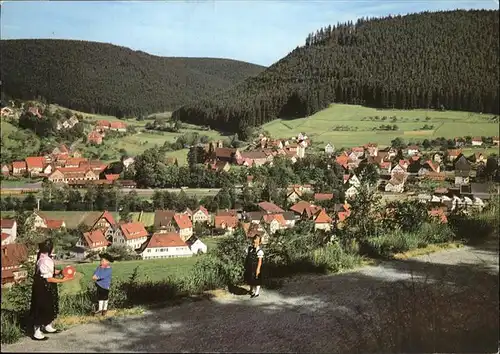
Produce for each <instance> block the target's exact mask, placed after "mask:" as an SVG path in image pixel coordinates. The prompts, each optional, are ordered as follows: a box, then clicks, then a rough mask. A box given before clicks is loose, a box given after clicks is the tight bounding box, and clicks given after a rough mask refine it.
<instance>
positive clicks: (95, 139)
mask: <svg viewBox="0 0 500 354" xmlns="http://www.w3.org/2000/svg"><path fill="white" fill-rule="evenodd" d="M102 138H103V135H102V134H101V133H99V132H98V131H96V130H92V131H91V132H90V133H89V134H88V135H87V142H89V143H91V144H96V145H101V144H102Z"/></svg>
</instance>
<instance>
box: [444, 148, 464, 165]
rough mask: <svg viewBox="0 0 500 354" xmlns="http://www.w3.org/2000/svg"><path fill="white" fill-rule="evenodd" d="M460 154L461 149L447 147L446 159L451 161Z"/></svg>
mask: <svg viewBox="0 0 500 354" xmlns="http://www.w3.org/2000/svg"><path fill="white" fill-rule="evenodd" d="M461 154H462V150H460V149H448V151H447V153H446V155H447V157H448V161H450V162H453V161H455V160H456V158H457V157H459V156H460V155H461Z"/></svg>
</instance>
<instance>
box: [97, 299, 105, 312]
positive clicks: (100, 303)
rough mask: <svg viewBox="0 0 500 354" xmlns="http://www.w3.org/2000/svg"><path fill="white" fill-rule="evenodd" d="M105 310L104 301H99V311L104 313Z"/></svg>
mask: <svg viewBox="0 0 500 354" xmlns="http://www.w3.org/2000/svg"><path fill="white" fill-rule="evenodd" d="M103 310H104V300H99V310H98V311H103Z"/></svg>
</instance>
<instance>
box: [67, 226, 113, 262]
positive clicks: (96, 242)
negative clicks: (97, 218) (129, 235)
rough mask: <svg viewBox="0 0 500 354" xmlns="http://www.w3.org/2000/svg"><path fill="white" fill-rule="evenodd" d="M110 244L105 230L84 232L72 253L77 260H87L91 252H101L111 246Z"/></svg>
mask: <svg viewBox="0 0 500 354" xmlns="http://www.w3.org/2000/svg"><path fill="white" fill-rule="evenodd" d="M109 244H110V242H109V241H108V240H107V238H106V236H105V234H104V233H103V230H100V229H98V230H93V231H89V232H84V233H83V235H82V236H81V237H80V238H79V239H78V241H77V243H76V247H75V249H74V251H73V252H71V253H72V254H73V255H74V256H75V257H76V258H80V259H81V258H85V256H86V255H87V254H88V253H89V252H101V251H103V250H105V249H106V248H107V247H108V246H109Z"/></svg>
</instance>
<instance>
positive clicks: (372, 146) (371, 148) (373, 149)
mask: <svg viewBox="0 0 500 354" xmlns="http://www.w3.org/2000/svg"><path fill="white" fill-rule="evenodd" d="M363 147H364V148H365V150H366V151H367V152H368V156H371V157H375V156H377V155H378V145H377V144H376V143H368V144H366V145H365V146H363Z"/></svg>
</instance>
